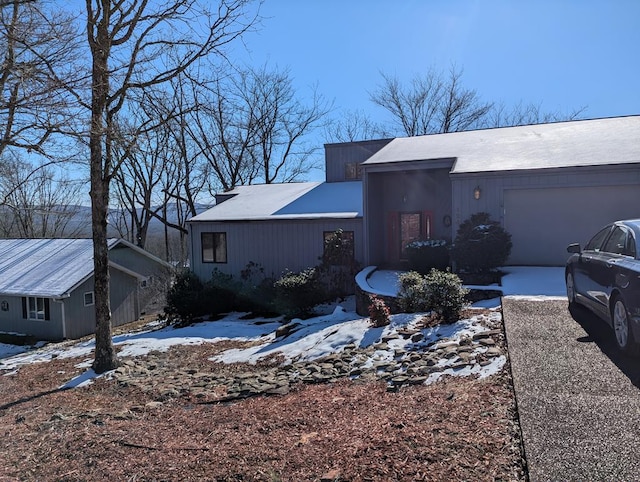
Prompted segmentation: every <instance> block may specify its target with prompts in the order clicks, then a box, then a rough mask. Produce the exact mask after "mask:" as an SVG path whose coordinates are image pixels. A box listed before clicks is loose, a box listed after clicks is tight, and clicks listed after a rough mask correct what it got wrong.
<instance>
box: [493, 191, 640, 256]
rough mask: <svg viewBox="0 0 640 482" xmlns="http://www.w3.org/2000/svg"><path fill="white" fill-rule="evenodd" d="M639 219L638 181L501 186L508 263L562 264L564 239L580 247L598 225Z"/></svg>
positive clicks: (565, 254)
mask: <svg viewBox="0 0 640 482" xmlns="http://www.w3.org/2000/svg"><path fill="white" fill-rule="evenodd" d="M639 217H640V185H637V184H636V185H615V186H589V187H554V188H540V187H539V188H536V189H506V190H505V191H504V227H505V229H506V230H507V231H508V232H509V233H511V236H512V241H513V249H512V252H511V257H510V260H509V262H510V264H514V265H549V266H554V265H562V264H564V262H565V261H566V260H567V257H568V254H567V252H566V247H567V245H568V244H569V243H574V242H579V243H581V244H582V245H584V243H585V242H586V241H588V240H589V237H590V236H592V235H593V234H595V233H596V232H597V231H598V230H599V229H600V228H601V227H603V226H605V225H606V224H608V223H610V222H612V221H615V220H618V219H631V218H639Z"/></svg>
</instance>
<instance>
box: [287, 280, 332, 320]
mask: <svg viewBox="0 0 640 482" xmlns="http://www.w3.org/2000/svg"><path fill="white" fill-rule="evenodd" d="M274 287H275V291H276V301H275V305H276V308H277V310H278V311H279V312H280V313H282V314H284V315H287V316H289V317H294V316H306V315H308V314H309V313H311V312H312V310H313V307H314V306H316V305H317V304H320V303H322V302H324V301H326V300H327V297H326V294H325V290H324V289H323V286H322V283H320V280H319V278H318V272H317V270H316V269H315V268H308V269H306V270H304V271H301V272H299V273H292V272H286V273H285V274H284V275H283V276H282V278H280V279H279V280H277V281H276V282H275V284H274Z"/></svg>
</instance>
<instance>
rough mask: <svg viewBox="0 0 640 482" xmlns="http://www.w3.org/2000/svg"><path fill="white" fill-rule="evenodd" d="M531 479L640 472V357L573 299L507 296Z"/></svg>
mask: <svg viewBox="0 0 640 482" xmlns="http://www.w3.org/2000/svg"><path fill="white" fill-rule="evenodd" d="M503 315H504V323H505V330H506V336H507V343H508V349H509V354H510V357H511V366H512V371H513V378H514V386H515V391H516V397H517V403H518V412H519V414H520V423H521V427H522V431H523V439H524V446H525V452H526V458H527V463H528V466H529V474H530V478H531V481H534V482H535V481H543V480H616V481H621V480H640V390H638V387H639V386H640V359H632V358H629V357H625V356H622V355H620V354H619V353H618V352H617V351H616V349H615V344H614V343H615V342H614V339H613V332H612V331H611V330H610V329H609V328H608V327H607V326H606V324H605V323H604V322H602V321H600V320H599V319H598V318H596V317H595V316H594V315H592V314H590V313H589V312H588V311H587V310H585V309H582V308H580V307H578V308H576V309H572V310H571V313H570V312H569V310H568V308H567V302H566V300H549V299H547V300H540V301H538V300H535V301H531V300H522V299H515V298H510V297H506V298H504V299H503Z"/></svg>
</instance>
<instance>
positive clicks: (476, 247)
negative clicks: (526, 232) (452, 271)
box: [451, 213, 512, 274]
mask: <svg viewBox="0 0 640 482" xmlns="http://www.w3.org/2000/svg"><path fill="white" fill-rule="evenodd" d="M511 246H512V243H511V235H510V234H509V233H508V232H507V231H505V230H504V228H503V227H502V226H500V223H498V222H497V221H492V220H491V218H490V216H489V214H488V213H476V214H473V215H471V217H470V218H469V219H467V220H466V221H464V222H463V223H462V224H461V225H460V228H459V229H458V233H457V234H456V239H455V241H454V243H453V248H452V250H451V255H452V257H453V259H454V260H455V261H456V263H457V265H458V269H460V270H464V271H466V272H468V273H479V274H485V273H488V272H489V271H491V270H494V269H495V268H497V267H499V266H502V265H503V264H504V263H505V262H506V261H507V258H508V257H509V254H510V253H511Z"/></svg>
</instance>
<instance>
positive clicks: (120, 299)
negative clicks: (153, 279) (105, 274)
mask: <svg viewBox="0 0 640 482" xmlns="http://www.w3.org/2000/svg"><path fill="white" fill-rule="evenodd" d="M110 272H111V292H110V295H111V296H110V301H111V325H112V326H120V325H124V324H126V323H131V322H132V321H135V320H137V319H138V317H139V316H140V311H139V306H138V280H137V279H136V278H134V277H133V276H129V275H128V274H126V273H123V272H122V271H118V270H117V269H111V270H110Z"/></svg>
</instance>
